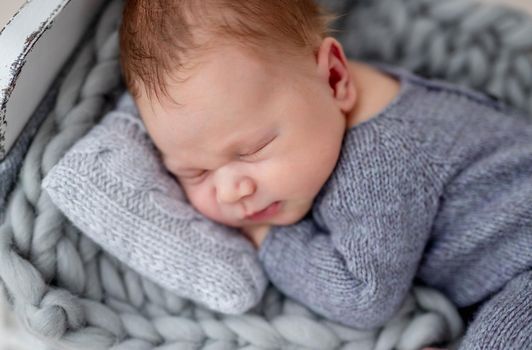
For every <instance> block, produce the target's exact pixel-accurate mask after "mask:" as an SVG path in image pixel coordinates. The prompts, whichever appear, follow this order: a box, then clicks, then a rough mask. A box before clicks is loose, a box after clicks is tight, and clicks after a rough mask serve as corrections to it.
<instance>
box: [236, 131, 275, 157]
mask: <svg viewBox="0 0 532 350" xmlns="http://www.w3.org/2000/svg"><path fill="white" fill-rule="evenodd" d="M276 137H277V136H274V137H273V138H272V139H271V140H270V141H268V142H266V143H265V144H264V145H262V146H261V147H259V148H258V149H257V150H255V151H253V152H251V153H246V154H240V155H239V157H240V158H250V157H252V156H256V155H257V154H258V153H260V152H261V151H262V150H264V149H265V148H266V146H268V145H269V144H271V143H272V141H273V140H275V138H276Z"/></svg>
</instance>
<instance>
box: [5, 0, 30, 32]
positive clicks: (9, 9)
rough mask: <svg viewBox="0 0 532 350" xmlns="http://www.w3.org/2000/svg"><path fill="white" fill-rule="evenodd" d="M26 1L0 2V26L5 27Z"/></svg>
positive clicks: (7, 0) (10, 0) (8, 0)
mask: <svg viewBox="0 0 532 350" xmlns="http://www.w3.org/2000/svg"><path fill="white" fill-rule="evenodd" d="M25 2H26V1H25V0H2V1H1V2H0V28H4V26H5V25H6V23H7V22H8V21H9V20H10V19H11V17H13V15H15V13H17V11H18V9H19V8H21V7H22V5H23V4H24V3H25Z"/></svg>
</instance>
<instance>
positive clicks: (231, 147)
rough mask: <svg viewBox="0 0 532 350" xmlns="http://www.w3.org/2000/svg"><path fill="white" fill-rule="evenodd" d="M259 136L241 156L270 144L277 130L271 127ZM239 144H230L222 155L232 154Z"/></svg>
mask: <svg viewBox="0 0 532 350" xmlns="http://www.w3.org/2000/svg"><path fill="white" fill-rule="evenodd" d="M260 135H261V136H260V137H256V138H254V139H255V141H254V142H253V143H252V144H251V146H250V147H249V148H248V149H243V150H242V151H243V152H242V153H243V154H246V153H250V152H253V151H255V148H257V147H260V146H262V144H263V143H265V142H270V141H271V140H273V139H274V138H275V137H276V136H277V135H278V130H277V128H273V127H271V128H268V131H266V132H263V131H262V132H261V134H260ZM248 137H249V136H246V137H245V138H246V139H247V138H248ZM249 138H253V137H249ZM239 143H241V141H236V142H233V143H231V144H230V145H229V146H228V147H227V148H226V149H225V150H224V151H223V152H222V153H223V154H230V153H233V152H234V150H235V149H236V148H237V145H238V144H239ZM198 169H199V167H186V168H185V167H176V168H175V169H174V170H175V171H176V172H182V171H192V170H198Z"/></svg>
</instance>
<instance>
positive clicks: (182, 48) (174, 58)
mask: <svg viewBox="0 0 532 350" xmlns="http://www.w3.org/2000/svg"><path fill="white" fill-rule="evenodd" d="M333 20H335V17H334V16H333V15H332V14H331V13H330V12H328V11H326V10H325V9H324V8H323V7H320V6H318V5H317V4H316V3H315V2H314V0H127V1H126V3H125V6H124V11H123V17H122V24H121V27H120V63H121V66H122V72H123V75H124V80H125V83H126V86H127V88H128V89H129V91H130V92H131V93H132V94H133V95H134V96H138V94H139V89H140V88H144V90H145V91H146V93H147V94H148V96H151V95H153V94H154V95H156V96H157V97H159V94H160V93H163V94H167V83H168V80H167V79H168V78H167V75H168V74H169V73H171V74H172V77H173V78H174V79H177V80H179V79H178V78H177V76H176V74H177V73H180V72H183V71H185V70H186V69H188V68H190V67H192V65H193V64H195V63H197V62H196V61H197V58H198V56H199V55H200V54H201V53H202V52H207V51H208V50H209V49H211V48H214V47H216V45H220V44H223V43H237V44H240V45H241V46H242V47H244V48H246V49H251V51H250V52H253V53H255V54H257V55H258V57H261V56H265V55H267V54H269V53H272V52H277V53H282V54H293V55H304V54H308V53H309V52H314V51H315V50H316V48H317V44H319V39H322V38H324V37H326V36H327V35H330V33H331V31H332V30H331V29H330V28H329V24H330V23H331V22H332V21H333Z"/></svg>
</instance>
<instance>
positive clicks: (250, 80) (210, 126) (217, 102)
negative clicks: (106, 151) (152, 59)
mask: <svg viewBox="0 0 532 350" xmlns="http://www.w3.org/2000/svg"><path fill="white" fill-rule="evenodd" d="M282 71H283V67H282V65H275V64H268V63H267V62H264V61H262V60H258V59H256V58H255V57H254V56H253V55H251V54H249V53H247V52H246V51H244V50H242V49H238V48H235V47H222V48H220V49H219V50H216V51H214V52H212V53H208V54H206V55H205V56H204V57H202V58H201V61H200V62H199V63H198V64H197V66H196V68H195V69H194V70H193V71H191V72H190V75H189V76H188V77H187V79H186V80H185V81H184V82H181V83H176V84H172V83H171V84H170V85H169V88H168V92H169V95H170V96H169V97H170V98H162V99H160V100H157V99H152V100H150V101H148V100H147V99H145V98H144V99H142V98H141V99H140V101H139V103H138V104H139V109H140V110H141V113H142V115H143V120H144V122H145V124H146V128H147V129H148V132H149V133H150V135H151V137H152V139H153V140H154V142H155V143H156V145H157V147H158V148H159V149H160V150H161V151H162V153H163V155H167V154H175V153H176V152H178V150H183V151H189V150H195V151H198V152H199V151H207V148H208V147H209V146H210V145H212V146H215V147H216V148H219V147H225V146H226V144H232V143H235V142H238V139H239V138H241V137H243V136H244V135H245V134H253V135H256V134H257V133H258V132H257V131H259V130H258V129H260V127H261V126H262V125H263V126H264V127H267V125H268V123H269V122H271V118H273V117H274V116H275V114H276V113H275V112H274V109H275V108H279V105H278V104H276V102H275V101H276V99H277V98H276V97H278V96H279V93H280V92H281V89H282V85H283V84H282V83H281V81H280V77H282V76H283V74H282ZM172 99H174V100H175V101H177V102H178V103H179V105H176V104H175V103H172V102H171V100H172Z"/></svg>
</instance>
